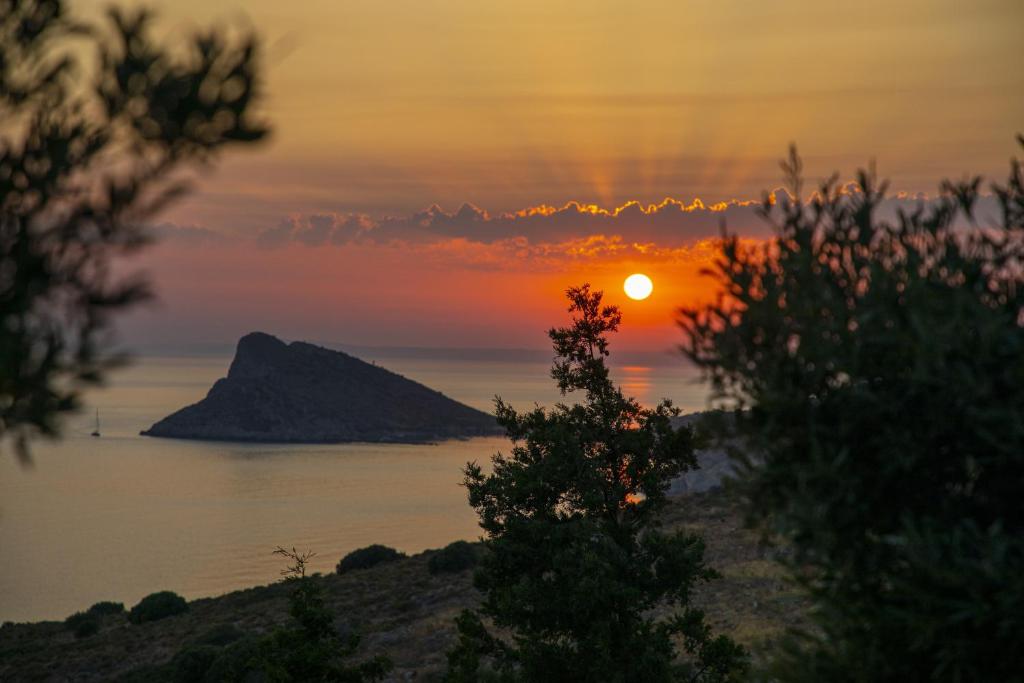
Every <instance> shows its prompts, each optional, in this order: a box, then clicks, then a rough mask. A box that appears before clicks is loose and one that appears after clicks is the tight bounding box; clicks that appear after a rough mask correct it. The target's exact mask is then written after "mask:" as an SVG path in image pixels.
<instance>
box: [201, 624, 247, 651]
mask: <svg viewBox="0 0 1024 683" xmlns="http://www.w3.org/2000/svg"><path fill="white" fill-rule="evenodd" d="M244 637H245V631H243V630H242V629H240V628H238V627H237V626H235V625H234V624H218V625H217V626H214V627H213V628H211V629H209V630H208V631H206V632H205V633H203V635H201V636H199V637H198V638H196V639H195V641H193V645H213V646H214V647H224V646H225V645H230V644H231V643H233V642H235V641H236V640H241V639H242V638H244Z"/></svg>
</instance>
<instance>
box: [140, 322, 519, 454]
mask: <svg viewBox="0 0 1024 683" xmlns="http://www.w3.org/2000/svg"><path fill="white" fill-rule="evenodd" d="M501 433H502V430H501V429H500V428H499V427H498V425H497V422H496V421H495V419H494V417H492V416H490V415H488V414H486V413H484V412H481V411H479V410H476V409H475V408H470V407H469V406H467V405H463V404H462V403H459V402H458V401H454V400H452V399H450V398H448V397H447V396H445V395H444V394H442V393H440V392H438V391H434V390H433V389H430V388H428V387H425V386H423V385H422V384H419V383H417V382H414V381H412V380H409V379H406V378H405V377H402V376H401V375H398V374H395V373H393V372H390V371H388V370H385V369H384V368H380V367H377V366H376V365H371V364H370V363H366V362H364V361H361V360H359V359H358V358H356V357H354V356H350V355H348V354H346V353H342V352H340V351H332V350H330V349H325V348H322V347H319V346H314V345H313V344H307V343H304V342H292V343H291V344H286V343H284V342H283V341H281V340H280V339H278V338H276V337H273V336H271V335H269V334H264V333H262V332H253V333H250V334H247V335H245V336H244V337H242V338H241V339H240V340H239V341H238V349H237V350H236V352H235V358H234V360H233V361H232V362H231V368H230V369H229V370H228V376H227V377H225V378H223V379H219V380H217V382H216V383H215V384H214V385H213V387H212V388H211V389H210V391H209V393H208V394H207V395H206V398H204V399H203V400H202V401H200V402H199V403H195V404H193V405H190V406H187V407H185V408H182V409H181V410H179V411H178V412H176V413H173V414H171V415H169V416H167V417H165V418H164V419H162V420H160V421H159V422H157V423H156V424H154V425H153V426H152V427H150V428H149V429H148V430H145V431H143V432H142V434H143V435H145V436H159V437H170V438H177V439H209V440H218V441H261V442H281V443H338V442H345V441H383V442H402V443H422V442H430V441H438V440H442V439H448V438H453V437H454V438H458V437H468V436H482V435H493V434H501Z"/></svg>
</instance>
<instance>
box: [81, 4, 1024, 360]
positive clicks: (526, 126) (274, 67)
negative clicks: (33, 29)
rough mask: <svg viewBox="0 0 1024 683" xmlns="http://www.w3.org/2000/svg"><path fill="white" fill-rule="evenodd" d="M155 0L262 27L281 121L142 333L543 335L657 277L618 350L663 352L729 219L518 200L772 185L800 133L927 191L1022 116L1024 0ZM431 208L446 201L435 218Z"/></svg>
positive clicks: (194, 234) (173, 17)
mask: <svg viewBox="0 0 1024 683" xmlns="http://www.w3.org/2000/svg"><path fill="white" fill-rule="evenodd" d="M104 4H106V3H100V2H96V1H95V0H82V1H81V2H79V3H76V4H75V7H76V9H78V10H79V11H80V12H82V13H83V14H87V15H88V14H91V13H95V12H96V11H97V9H98V8H99V7H100V6H102V5H104ZM149 4H150V5H151V6H153V5H155V6H156V7H157V9H158V10H159V12H160V14H161V17H162V19H161V23H160V27H161V32H164V33H166V34H167V35H169V36H174V35H176V34H181V33H182V32H187V31H189V30H190V29H191V28H194V27H195V26H198V25H205V24H208V23H210V22H216V21H221V22H232V23H236V24H237V23H242V24H244V25H248V26H251V27H253V28H255V29H256V30H257V31H258V32H259V33H260V34H261V35H262V36H264V39H265V45H266V48H267V63H266V66H267V78H266V82H265V95H266V97H265V102H264V110H265V114H266V117H267V118H268V119H269V120H270V121H271V122H272V124H273V127H274V135H273V138H272V140H271V141H270V142H269V143H268V144H266V145H264V146H263V147H261V148H260V149H258V150H255V151H246V152H242V153H236V154H234V155H232V156H229V157H228V158H226V159H225V160H224V163H223V164H221V166H220V168H219V169H218V170H217V171H216V172H214V173H212V174H209V175H205V176H203V177H202V179H201V182H200V184H199V189H198V191H197V192H196V193H195V194H194V195H193V196H191V197H190V198H188V199H187V200H186V201H184V202H182V203H181V204H180V205H178V206H176V207H174V208H173V209H172V210H171V211H170V212H169V213H168V214H167V215H166V216H165V219H166V221H167V224H168V225H167V226H165V227H166V231H167V232H168V234H172V235H175V236H173V237H171V238H170V240H169V242H168V243H167V244H164V245H163V246H161V247H157V250H156V251H153V252H151V253H150V254H149V255H148V256H145V257H144V258H143V260H142V261H141V262H140V264H141V265H145V266H146V267H147V268H149V269H150V270H151V271H152V272H153V273H154V275H155V277H156V279H157V284H158V286H159V292H160V294H161V297H162V301H163V304H162V308H160V309H158V310H157V311H156V312H144V313H140V314H137V315H134V316H132V317H130V319H129V320H128V321H126V323H125V327H124V329H125V335H126V338H127V339H128V340H129V341H134V342H138V343H149V342H151V341H155V340H163V341H167V342H171V341H176V340H181V341H187V340H189V339H197V340H202V341H210V340H230V339H231V338H232V337H235V336H237V335H238V334H241V333H243V332H245V331H248V330H250V329H267V330H268V331H273V332H276V333H278V334H281V335H282V336H285V337H289V338H312V339H321V340H335V341H339V342H348V343H353V344H391V345H410V344H422V345H428V346H429V345H449V346H481V345H496V346H542V345H543V344H544V343H545V342H544V338H543V330H544V329H545V327H546V326H548V325H550V324H554V323H557V322H559V320H560V319H561V316H562V308H563V307H562V303H561V301H560V300H559V295H558V292H560V291H561V290H562V289H564V288H565V287H566V286H568V285H570V284H576V283H578V282H581V281H583V280H589V281H591V282H593V283H594V284H595V285H598V286H602V287H605V288H607V289H608V290H609V292H614V296H615V297H616V298H618V299H622V296H621V281H622V279H623V278H625V276H626V275H628V274H629V273H630V272H632V271H634V270H640V271H645V272H649V273H650V274H651V276H652V277H653V278H654V281H655V287H656V289H655V295H654V296H653V297H652V299H651V300H649V301H648V302H646V303H644V304H629V306H628V307H627V310H626V329H625V330H624V332H623V334H622V340H621V341H622V343H623V344H625V345H633V346H636V347H653V348H661V347H667V346H670V345H671V344H672V343H673V342H674V341H675V334H676V332H675V330H674V328H673V325H672V320H671V318H672V311H673V310H674V308H675V306H677V305H678V304H680V303H686V302H687V301H688V300H692V298H693V297H694V296H698V295H701V294H702V293H703V295H707V286H708V285H707V283H702V282H700V281H698V280H697V279H696V278H695V276H694V273H695V272H696V270H697V269H698V268H699V265H698V261H699V260H700V258H704V259H706V253H705V252H704V251H702V250H701V249H699V248H696V247H695V245H697V244H699V243H700V242H701V240H706V239H707V238H708V237H711V236H713V235H714V234H715V233H716V231H717V227H716V226H717V223H718V219H719V218H720V217H722V216H720V215H718V214H711V213H709V212H697V213H695V214H694V215H689V214H686V213H684V212H683V211H674V210H673V211H663V212H660V213H658V214H657V215H655V214H652V215H651V216H648V217H645V216H640V215H639V214H637V211H636V210H633V211H632V213H631V214H630V212H627V214H624V216H622V217H617V218H616V219H614V220H606V221H603V222H601V221H597V222H595V221H593V220H590V219H588V218H587V217H586V216H581V215H577V214H575V213H572V212H571V211H570V212H563V213H562V214H559V216H556V217H555V218H557V220H556V219H555V218H553V219H551V220H546V221H544V220H537V221H534V222H528V221H517V220H511V219H508V220H505V219H502V218H501V216H502V215H503V214H506V213H510V212H516V211H519V210H521V209H525V208H527V207H534V206H540V205H549V206H553V207H563V206H565V205H566V203H567V202H570V201H577V202H581V203H583V204H596V205H599V206H601V207H605V208H609V209H610V208H614V207H617V206H622V205H623V204H625V203H626V202H628V201H631V200H636V201H639V202H641V204H642V205H644V206H646V205H647V204H651V203H657V202H661V201H662V200H663V199H664V198H665V197H674V198H677V199H678V200H680V201H681V202H682V204H683V205H684V206H685V205H689V204H690V203H691V202H692V201H693V199H694V198H696V197H699V198H701V199H702V200H703V201H704V202H705V203H706V204H708V205H710V204H713V203H715V202H721V201H727V200H749V199H756V198H757V197H759V195H760V192H761V190H763V189H766V188H772V187H775V186H776V185H778V178H779V171H778V166H777V162H776V160H777V159H778V158H779V157H780V156H782V155H783V154H784V153H785V150H786V147H787V145H788V144H789V143H790V142H791V141H796V142H797V143H798V144H799V145H800V148H801V150H802V151H803V153H804V155H805V160H806V167H807V171H808V175H809V177H810V178H811V179H812V180H813V179H816V178H819V177H822V176H825V175H827V174H828V173H830V172H831V171H833V170H839V171H841V172H843V173H844V176H845V177H850V176H851V175H852V172H853V170H854V169H855V168H856V167H857V166H859V165H862V164H864V163H865V162H866V161H867V160H868V159H869V158H872V157H873V158H875V159H877V162H878V165H879V168H880V170H881V171H882V173H883V174H884V175H886V176H888V177H890V178H892V180H893V186H894V187H895V188H896V189H899V190H903V191H906V192H909V193H917V192H932V191H934V189H935V187H936V186H937V183H938V182H939V180H940V179H942V178H943V177H948V176H951V177H961V176H962V175H963V174H964V173H965V172H976V173H984V174H986V175H988V176H990V177H999V176H1000V175H1001V174H1003V173H1004V172H1005V168H1006V161H1007V159H1008V157H1009V156H1010V155H1011V154H1012V153H1014V151H1015V150H1014V147H1013V134H1014V133H1015V132H1017V131H1019V130H1022V129H1024V72H1022V71H1021V69H1020V68H1019V66H1020V64H1021V63H1022V58H1024V48H1022V47H1021V46H1022V43H1021V40H1020V34H1019V31H1020V26H1024V3H1021V2H1019V0H978V1H976V2H971V3H964V2H960V1H955V2H954V1H952V0H908V1H905V2H897V3H893V2H889V1H886V2H881V1H877V0H865V1H862V2H857V3H843V4H840V3H822V2H809V1H808V2H803V1H801V2H797V1H795V0H790V1H785V0H783V1H779V2H774V3H752V2H747V1H745V0H717V1H715V2H710V1H706V0H700V1H689V2H685V1H681V0H659V1H653V0H647V1H641V0H632V1H630V2H626V1H623V0H579V1H574V2H569V1H566V0H517V1H516V2H503V1H498V0H488V1H486V2H484V1H481V0H429V1H427V0H375V1H373V2H366V1H359V2H356V1H354V0H343V1H339V0H305V1H303V2H301V3H281V2H279V0H248V1H246V2H244V3H243V2H239V1H234V0H227V1H219V2H209V1H208V0H202V1H200V0H175V2H173V3H171V2H164V3H149ZM464 203H468V204H470V205H471V207H473V208H470V209H467V210H466V211H465V212H461V213H460V212H459V209H460V207H461V206H462V205H463V204H464ZM434 204H437V205H439V206H440V207H441V209H442V210H443V212H447V213H438V212H437V211H435V212H434V213H422V214H421V213H417V212H424V211H425V210H426V209H427V208H428V207H430V206H431V205H434ZM475 207H479V209H476V208H475ZM670 208H671V207H670ZM484 212H486V214H485V213H484ZM448 214H452V215H453V216H454V217H448V218H446V217H445V216H448ZM723 215H726V214H723ZM438 216H440V217H441V218H440V219H439V218H438ZM727 217H728V219H729V224H730V226H732V227H734V228H736V229H737V230H739V231H740V232H742V233H744V234H749V235H750V236H754V237H757V236H764V235H765V234H766V232H765V231H764V228H763V227H762V226H760V225H759V224H757V223H756V222H755V221H754V220H753V219H752V218H751V217H750V216H749V215H748V214H747V213H744V212H743V211H741V210H740V209H738V208H737V209H735V210H731V211H730V212H727ZM427 224H429V226H428V228H426V230H427V232H428V233H429V236H428V237H427V238H424V236H423V234H421V233H422V231H421V227H422V226H423V225H427ZM183 228H194V230H192V231H191V232H189V233H188V235H185V237H184V238H183V237H182V235H181V234H180V233H182V229H183ZM186 232H188V231H186ZM324 235H327V236H328V237H326V238H325V237H324ZM595 235H602V236H603V237H594V236H595ZM616 238H618V240H619V241H618V242H616V241H615V239H616ZM588 240H589V241H588ZM197 241H198V242H200V243H201V245H200V246H197V245H196V244H194V242H197ZM257 243H259V245H262V246H257ZM190 244H191V246H190ZM634 244H637V245H646V246H643V247H642V248H639V247H635V246H633V245H634Z"/></svg>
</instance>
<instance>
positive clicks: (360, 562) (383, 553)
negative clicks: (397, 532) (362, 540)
mask: <svg viewBox="0 0 1024 683" xmlns="http://www.w3.org/2000/svg"><path fill="white" fill-rule="evenodd" d="M403 557H405V553H402V552H399V551H397V550H395V549H394V548H389V547H387V546H386V545H380V544H377V543H374V544H373V545H368V546H366V547H365V548H360V549H359V550H353V551H352V552H350V553H349V554H348V555H346V556H345V557H343V558H341V562H339V563H338V573H339V574H344V573H345V572H350V571H352V570H353V569H369V568H370V567H376V566H377V565H378V564H384V563H385V562H394V561H395V560H400V559H402V558H403Z"/></svg>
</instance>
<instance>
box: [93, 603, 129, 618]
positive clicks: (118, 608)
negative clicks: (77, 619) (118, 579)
mask: <svg viewBox="0 0 1024 683" xmlns="http://www.w3.org/2000/svg"><path fill="white" fill-rule="evenodd" d="M123 612H124V603H121V602H110V601H109V600H104V601H103V602H97V603H96V604H95V605H93V606H92V607H90V608H89V610H88V613H89V614H92V615H95V616H97V617H104V616H106V615H108V614H122V613H123Z"/></svg>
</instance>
